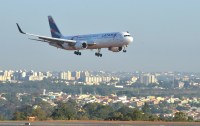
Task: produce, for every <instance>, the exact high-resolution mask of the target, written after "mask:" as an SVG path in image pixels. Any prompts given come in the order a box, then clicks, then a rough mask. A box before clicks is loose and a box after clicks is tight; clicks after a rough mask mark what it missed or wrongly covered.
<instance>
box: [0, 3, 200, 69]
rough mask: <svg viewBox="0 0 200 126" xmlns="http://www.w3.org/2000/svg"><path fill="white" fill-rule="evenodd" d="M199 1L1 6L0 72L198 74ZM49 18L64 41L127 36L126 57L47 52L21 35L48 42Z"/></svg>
mask: <svg viewBox="0 0 200 126" xmlns="http://www.w3.org/2000/svg"><path fill="white" fill-rule="evenodd" d="M199 5H200V1H198V0H191V1H187V0H176V1H172V0H170V1H159V0H152V1H144V0H142V1H136V0H124V1H116V0H110V1H106V0H101V1H92V0H85V1H77V0H74V1H66V0H60V1H51V2H50V1H47V0H43V1H39V0H35V1H26V0H21V1H11V0H7V1H2V3H1V4H0V16H1V23H0V28H1V32H0V33H1V40H0V44H1V46H0V54H1V62H0V69H14V70H17V69H28V70H31V69H33V70H40V71H43V70H44V71H47V70H50V71H54V70H55V71H61V70H97V71H98V70H105V71H135V70H141V71H183V72H199V71H200V67H199V63H200V60H199V58H198V57H199V56H198V54H200V50H199V47H200V17H199V12H200V8H199ZM48 15H52V16H53V17H54V19H55V20H56V23H57V25H58V27H59V28H60V30H61V32H62V33H63V34H64V35H76V34H90V33H102V32H113V31H129V32H130V33H131V35H132V36H133V37H134V42H133V43H132V44H131V45H129V47H128V48H127V53H122V52H119V53H113V52H110V51H108V49H102V53H103V57H102V58H97V57H95V56H94V53H95V51H96V50H93V51H90V50H87V51H82V56H76V55H74V54H73V51H65V50H61V49H56V48H53V47H50V46H49V45H48V44H46V43H41V42H37V41H31V40H29V39H28V37H27V36H23V35H21V34H20V33H19V32H18V30H17V27H16V23H19V24H20V26H21V27H22V28H23V30H24V31H26V32H30V33H35V34H40V35H45V36H51V35H50V30H49V24H48V20H47V16H48Z"/></svg>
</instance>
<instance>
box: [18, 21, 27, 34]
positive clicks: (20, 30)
mask: <svg viewBox="0 0 200 126" xmlns="http://www.w3.org/2000/svg"><path fill="white" fill-rule="evenodd" d="M16 24H17V27H18V30H19V32H20V33H22V34H26V33H25V32H23V31H22V29H21V28H20V27H19V25H18V23H16Z"/></svg>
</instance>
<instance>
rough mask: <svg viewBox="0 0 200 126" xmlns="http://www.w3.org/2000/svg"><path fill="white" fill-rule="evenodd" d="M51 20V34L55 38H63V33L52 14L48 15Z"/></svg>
mask: <svg viewBox="0 0 200 126" xmlns="http://www.w3.org/2000/svg"><path fill="white" fill-rule="evenodd" d="M48 20H49V26H50V30H51V36H52V37H54V38H61V37H62V34H61V33H60V30H59V29H58V27H57V26H56V23H55V22H54V20H53V18H52V17H51V16H48Z"/></svg>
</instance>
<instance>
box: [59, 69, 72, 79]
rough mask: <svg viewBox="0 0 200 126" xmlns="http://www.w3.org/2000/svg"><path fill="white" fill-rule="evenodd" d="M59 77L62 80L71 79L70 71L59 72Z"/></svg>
mask: <svg viewBox="0 0 200 126" xmlns="http://www.w3.org/2000/svg"><path fill="white" fill-rule="evenodd" d="M60 79H62V80H71V79H72V74H71V71H67V72H61V73H60Z"/></svg>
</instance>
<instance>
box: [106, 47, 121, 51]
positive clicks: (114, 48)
mask: <svg viewBox="0 0 200 126" xmlns="http://www.w3.org/2000/svg"><path fill="white" fill-rule="evenodd" d="M108 50H110V51H113V52H120V51H121V50H122V47H109V48H108Z"/></svg>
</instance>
